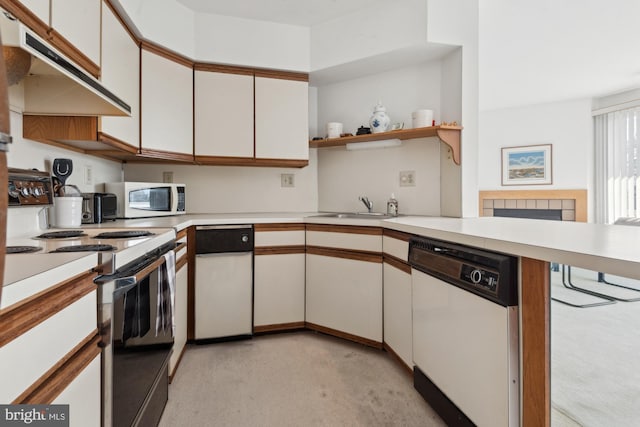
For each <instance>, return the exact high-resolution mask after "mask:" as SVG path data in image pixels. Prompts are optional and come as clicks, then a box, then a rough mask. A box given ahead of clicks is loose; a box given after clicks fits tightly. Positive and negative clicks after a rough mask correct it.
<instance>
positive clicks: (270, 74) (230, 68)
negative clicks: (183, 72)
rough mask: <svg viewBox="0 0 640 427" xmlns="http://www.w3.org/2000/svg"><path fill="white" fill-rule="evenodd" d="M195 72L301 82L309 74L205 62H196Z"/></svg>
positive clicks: (307, 77) (306, 78) (306, 79)
mask: <svg viewBox="0 0 640 427" xmlns="http://www.w3.org/2000/svg"><path fill="white" fill-rule="evenodd" d="M193 69H194V70H196V71H208V72H214V73H226V74H243V75H248V76H256V77H265V78H271V79H282V80H295V81H301V82H308V81H309V73H302V72H295V71H282V70H267V69H263V68H253V67H243V66H236V65H225V64H213V63H205V62H196V63H195V64H194V66H193Z"/></svg>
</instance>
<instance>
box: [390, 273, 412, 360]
mask: <svg viewBox="0 0 640 427" xmlns="http://www.w3.org/2000/svg"><path fill="white" fill-rule="evenodd" d="M384 342H385V344H386V345H387V346H388V347H389V348H391V350H392V351H393V352H394V353H396V354H397V355H398V357H400V359H402V361H403V362H404V363H405V364H406V365H407V366H408V367H410V368H411V367H413V337H412V324H411V274H410V273H406V272H405V271H403V270H401V269H399V268H398V267H395V266H393V265H391V264H388V263H386V262H385V263H384Z"/></svg>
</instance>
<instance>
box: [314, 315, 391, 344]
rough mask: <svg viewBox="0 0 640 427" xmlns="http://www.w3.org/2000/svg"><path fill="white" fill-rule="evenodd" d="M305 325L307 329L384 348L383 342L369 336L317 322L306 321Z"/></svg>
mask: <svg viewBox="0 0 640 427" xmlns="http://www.w3.org/2000/svg"><path fill="white" fill-rule="evenodd" d="M305 326H306V327H307V329H311V330H312V331H316V332H322V333H323V334H327V335H333V336H334V337H338V338H344V339H347V340H349V341H354V342H357V343H360V344H364V345H366V346H369V347H373V348H377V349H379V350H382V343H381V342H378V341H374V340H372V339H369V338H364V337H360V336H358V335H353V334H349V333H347V332H342V331H338V330H336V329H331V328H327V327H326V326H321V325H316V324H315V323H310V322H305Z"/></svg>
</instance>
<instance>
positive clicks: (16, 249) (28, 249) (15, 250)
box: [7, 246, 42, 254]
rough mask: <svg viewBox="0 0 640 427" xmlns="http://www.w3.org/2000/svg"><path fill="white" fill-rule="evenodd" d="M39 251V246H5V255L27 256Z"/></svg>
mask: <svg viewBox="0 0 640 427" xmlns="http://www.w3.org/2000/svg"><path fill="white" fill-rule="evenodd" d="M41 250H42V248H41V247H40V246H7V254H29V253H33V252H38V251H41Z"/></svg>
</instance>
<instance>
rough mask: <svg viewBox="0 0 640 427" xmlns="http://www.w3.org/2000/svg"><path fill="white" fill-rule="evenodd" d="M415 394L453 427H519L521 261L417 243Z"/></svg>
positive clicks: (412, 252) (412, 245)
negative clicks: (519, 264) (519, 282)
mask: <svg viewBox="0 0 640 427" xmlns="http://www.w3.org/2000/svg"><path fill="white" fill-rule="evenodd" d="M409 263H410V264H411V267H412V272H411V282H412V314H413V362H414V364H415V365H416V366H415V367H414V386H415V388H416V389H417V390H418V391H419V392H420V394H422V396H423V397H424V398H425V400H427V401H428V402H429V404H430V405H431V406H432V407H433V408H434V410H435V411H436V412H438V413H439V414H440V416H441V417H442V419H443V420H444V421H445V422H446V423H447V424H448V425H455V426H467V425H469V426H472V425H477V426H480V427H483V426H489V427H498V426H501V427H507V426H508V427H512V426H517V425H519V421H520V417H519V414H520V411H519V409H520V401H519V390H520V385H519V351H518V346H519V343H518V336H519V334H518V259H517V258H516V257H513V256H509V255H505V254H500V253H496V252H490V251H487V250H483V249H478V248H473V247H468V246H463V245H459V244H455V243H449V242H442V241H438V240H433V239H427V238H418V237H414V238H412V239H411V241H410V242H409Z"/></svg>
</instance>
